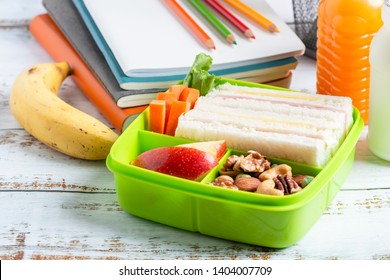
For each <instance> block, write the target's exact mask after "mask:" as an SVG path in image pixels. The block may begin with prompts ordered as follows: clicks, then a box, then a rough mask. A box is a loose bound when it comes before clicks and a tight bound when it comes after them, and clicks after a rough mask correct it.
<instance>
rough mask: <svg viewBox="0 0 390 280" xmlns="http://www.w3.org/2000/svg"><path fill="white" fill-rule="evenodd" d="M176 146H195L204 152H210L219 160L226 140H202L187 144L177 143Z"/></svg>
mask: <svg viewBox="0 0 390 280" xmlns="http://www.w3.org/2000/svg"><path fill="white" fill-rule="evenodd" d="M177 147H190V148H195V149H198V150H201V151H204V152H206V153H209V154H211V155H212V156H213V157H215V158H216V159H217V160H220V159H221V157H222V156H223V155H224V154H225V152H226V141H225V140H217V141H204V142H194V143H189V144H182V145H178V146H177Z"/></svg>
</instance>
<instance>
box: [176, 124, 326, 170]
mask: <svg viewBox="0 0 390 280" xmlns="http://www.w3.org/2000/svg"><path fill="white" fill-rule="evenodd" d="M180 122H181V125H180V126H178V128H177V129H176V132H177V134H176V135H177V136H180V137H185V138H189V139H193V140H196V141H211V140H221V139H225V140H226V145H227V146H228V147H230V148H233V149H236V150H239V151H248V150H256V151H259V152H260V153H261V154H263V155H266V156H269V157H276V158H281V159H289V160H293V161H296V162H303V163H307V164H310V165H314V166H323V165H324V164H325V163H326V162H327V161H328V160H329V159H330V153H328V152H326V147H325V142H324V141H322V140H320V139H317V138H310V137H305V136H298V135H293V134H281V133H274V132H262V131H257V130H254V129H250V128H247V127H242V128H239V127H236V126H232V125H226V124H222V123H219V122H207V123H205V122H201V121H195V120H190V121H187V120H185V119H181V120H180Z"/></svg>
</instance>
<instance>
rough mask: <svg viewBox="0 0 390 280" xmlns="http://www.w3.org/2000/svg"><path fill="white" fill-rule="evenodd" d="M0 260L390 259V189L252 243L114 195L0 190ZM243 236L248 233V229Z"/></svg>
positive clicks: (344, 197)
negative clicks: (290, 236) (306, 227)
mask: <svg viewBox="0 0 390 280" xmlns="http://www.w3.org/2000/svg"><path fill="white" fill-rule="evenodd" d="M0 200H1V201H12V202H13V203H12V204H10V203H9V204H7V205H5V204H3V203H1V204H0V211H1V213H2V217H3V218H2V219H1V221H0V244H1V245H0V258H1V259H7V258H22V259H129V258H130V259H389V258H390V239H389V238H387V237H388V236H389V235H390V229H389V227H388V226H387V224H386V222H385V221H387V220H388V217H389V215H390V191H389V190H376V191H371V192H370V193H369V194H367V193H366V192H364V191H342V192H340V193H339V195H338V196H337V197H336V199H335V202H334V203H333V204H332V205H331V206H330V207H329V209H328V210H327V211H326V212H325V213H324V215H323V216H322V217H321V218H320V219H319V221H318V222H317V223H316V224H315V225H314V226H313V228H312V229H311V230H310V231H309V232H308V233H307V235H306V236H305V237H304V238H303V239H302V240H300V241H299V242H298V243H297V244H295V245H293V246H291V247H289V248H286V249H279V250H276V249H269V248H262V247H258V246H251V245H247V244H241V243H236V242H231V241H226V240H221V239H217V238H213V237H208V236H204V235H201V234H198V233H193V232H187V231H183V230H178V229H175V228H172V227H168V226H164V225H161V224H157V223H154V222H150V221H147V220H143V219H139V218H137V217H134V216H131V215H128V214H126V213H124V212H123V211H122V210H121V209H120V208H119V206H118V205H117V202H116V196H115V194H88V193H70V192H66V193H64V192H60V193H57V192H51V193H47V192H7V191H0ZM243 234H244V233H243Z"/></svg>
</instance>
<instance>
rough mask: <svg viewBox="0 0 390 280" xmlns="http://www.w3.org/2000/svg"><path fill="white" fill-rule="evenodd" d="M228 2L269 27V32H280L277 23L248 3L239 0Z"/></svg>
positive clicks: (260, 23) (227, 0)
mask: <svg viewBox="0 0 390 280" xmlns="http://www.w3.org/2000/svg"><path fill="white" fill-rule="evenodd" d="M225 2H226V3H228V4H229V5H230V6H232V7H233V8H235V9H237V10H238V11H240V12H241V13H243V14H244V15H245V16H247V17H248V18H250V19H251V20H253V21H254V22H256V23H257V24H259V25H260V26H262V27H264V28H265V29H267V30H268V31H269V32H279V29H278V28H277V27H276V25H275V24H274V23H273V22H272V21H270V20H269V19H267V18H266V17H264V16H263V15H261V14H260V13H259V12H257V11H255V10H254V9H252V8H251V7H249V6H247V5H246V4H244V3H242V2H241V1H239V0H225Z"/></svg>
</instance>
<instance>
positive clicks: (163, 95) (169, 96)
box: [156, 92, 178, 122]
mask: <svg viewBox="0 0 390 280" xmlns="http://www.w3.org/2000/svg"><path fill="white" fill-rule="evenodd" d="M156 99H157V100H165V102H166V104H165V116H166V117H165V122H167V121H168V116H169V112H170V111H171V106H172V103H173V102H174V101H176V100H178V99H177V96H176V94H175V93H172V92H159V93H157V97H156Z"/></svg>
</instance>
